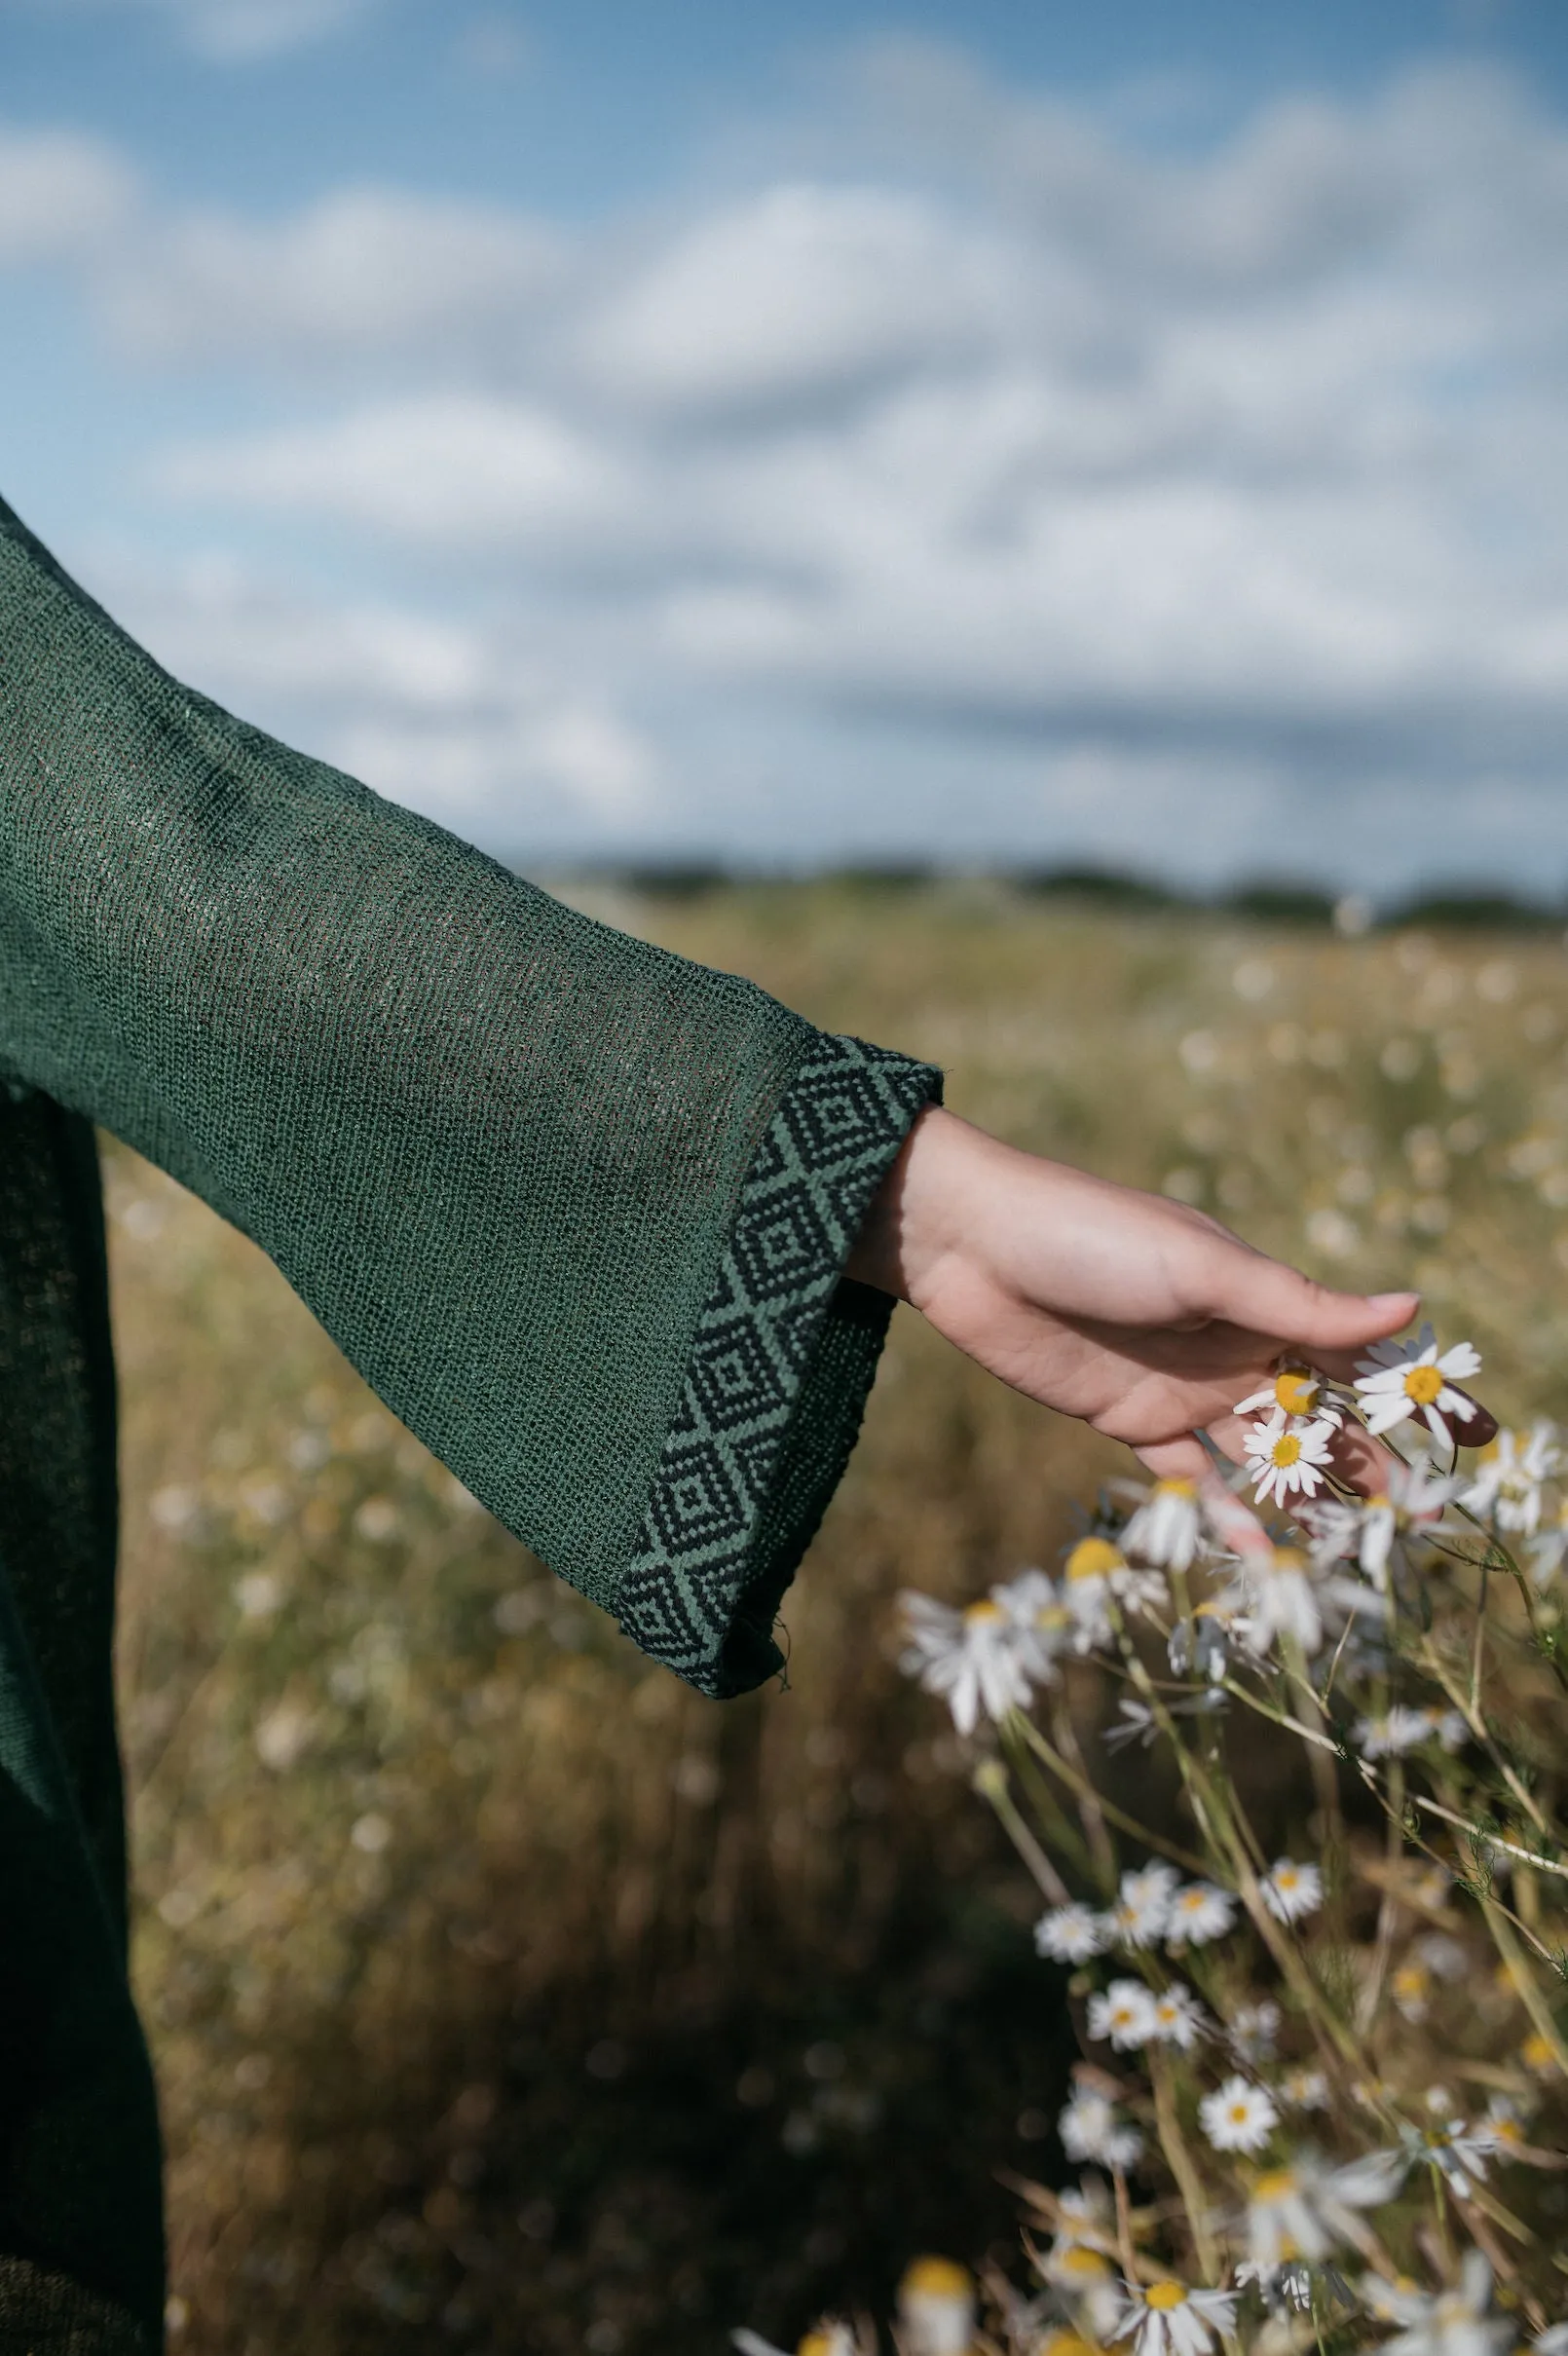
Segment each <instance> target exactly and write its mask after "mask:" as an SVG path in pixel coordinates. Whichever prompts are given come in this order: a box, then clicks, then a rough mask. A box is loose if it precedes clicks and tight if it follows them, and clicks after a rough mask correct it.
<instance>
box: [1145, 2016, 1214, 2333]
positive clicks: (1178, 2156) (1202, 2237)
mask: <svg viewBox="0 0 1568 2356" xmlns="http://www.w3.org/2000/svg"><path fill="white" fill-rule="evenodd" d="M1149 2076H1150V2078H1151V2079H1152V2081H1153V2085H1154V2121H1155V2125H1156V2127H1157V2128H1158V2130H1159V2137H1160V2149H1161V2150H1162V2151H1163V2152H1164V2153H1165V2157H1166V2162H1167V2165H1168V2166H1169V2168H1170V2170H1171V2173H1172V2175H1173V2176H1174V2177H1175V2178H1176V2188H1177V2190H1178V2191H1179V2192H1180V2194H1181V2206H1182V2208H1183V2209H1184V2210H1185V2211H1186V2217H1187V2228H1188V2230H1189V2232H1190V2233H1191V2235H1192V2247H1193V2251H1194V2254H1195V2255H1196V2258H1197V2261H1198V2270H1199V2272H1200V2273H1201V2274H1202V2276H1203V2278H1204V2281H1205V2283H1206V2284H1207V2285H1208V2287H1209V2288H1210V2289H1211V2290H1213V2288H1214V2286H1215V2284H1216V2283H1217V2282H1218V2280H1219V2257H1218V2253H1217V2251H1216V2250H1215V2248H1214V2240H1213V2234H1212V2233H1211V2232H1210V2230H1209V2227H1208V2225H1207V2223H1206V2222H1205V2220H1206V2216H1207V2211H1208V2203H1207V2202H1206V2200H1205V2199H1204V2190H1203V2184H1202V2181H1201V2180H1200V2178H1199V2175H1198V2171H1197V2169H1196V2168H1195V2167H1194V2166H1193V2163H1192V2154H1191V2152H1190V2151H1189V2150H1187V2147H1186V2143H1185V2141H1184V2140H1183V2137H1182V2133H1181V2122H1180V2120H1179V2119H1178V2118H1177V2116H1176V2094H1175V2089H1174V2088H1173V2086H1172V2083H1171V2070H1170V2065H1169V2063H1168V2061H1167V2060H1166V2057H1165V2055H1164V2054H1163V2053H1159V2052H1156V2051H1153V2050H1151V2051H1150V2053H1149Z"/></svg>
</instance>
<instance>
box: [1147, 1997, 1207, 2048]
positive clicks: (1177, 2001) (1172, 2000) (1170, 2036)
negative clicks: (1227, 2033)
mask: <svg viewBox="0 0 1568 2356" xmlns="http://www.w3.org/2000/svg"><path fill="white" fill-rule="evenodd" d="M1208 2026H1209V2022H1208V2016H1207V2015H1206V2013H1205V2012H1204V2008H1203V2006H1202V2005H1201V2004H1200V2003H1199V2001H1198V2000H1197V1998H1196V1997H1195V1996H1194V1995H1193V1993H1192V1990H1191V1989H1190V1988H1188V1987H1186V1986H1185V1985H1184V1984H1183V1982H1182V1981H1180V1980H1173V1981H1172V1983H1171V1985H1170V1987H1169V1988H1167V1989H1166V1991H1165V1993H1164V1995H1163V1996H1157V1997H1156V1998H1155V2000H1154V2037H1155V2041H1156V2042H1157V2043H1158V2044H1161V2045H1175V2046H1176V2048H1177V2050H1178V2051H1179V2052H1181V2053H1190V2052H1191V2051H1192V2048H1193V2046H1194V2045H1195V2044H1196V2043H1197V2041H1198V2039H1199V2038H1200V2037H1202V2036H1203V2035H1204V2034H1205V2032H1206V2031H1207V2029H1208Z"/></svg>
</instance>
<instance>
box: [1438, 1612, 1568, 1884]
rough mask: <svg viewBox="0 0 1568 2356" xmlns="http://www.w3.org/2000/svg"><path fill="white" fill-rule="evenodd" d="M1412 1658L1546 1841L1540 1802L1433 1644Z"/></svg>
mask: <svg viewBox="0 0 1568 2356" xmlns="http://www.w3.org/2000/svg"><path fill="white" fill-rule="evenodd" d="M1416 1658H1417V1660H1418V1662H1419V1664H1420V1665H1421V1667H1422V1668H1424V1669H1425V1670H1426V1671H1427V1673H1428V1675H1429V1676H1430V1677H1432V1678H1433V1679H1434V1680H1435V1681H1436V1682H1437V1684H1438V1685H1440V1686H1441V1687H1442V1690H1443V1692H1444V1694H1445V1695H1446V1696H1447V1698H1448V1700H1449V1701H1450V1702H1452V1703H1453V1705H1454V1707H1455V1709H1456V1710H1458V1712H1459V1714H1460V1716H1461V1717H1462V1718H1463V1719H1464V1721H1465V1724H1466V1725H1467V1726H1468V1727H1469V1729H1470V1731H1471V1734H1472V1736H1473V1737H1474V1738H1475V1741H1476V1743H1477V1744H1478V1745H1479V1747H1480V1748H1481V1749H1482V1750H1483V1751H1484V1752H1485V1753H1486V1756H1487V1759H1488V1761H1489V1762H1490V1764H1491V1765H1492V1766H1493V1767H1495V1768H1496V1770H1497V1772H1498V1774H1499V1775H1500V1776H1502V1778H1503V1780H1504V1782H1505V1783H1506V1784H1507V1785H1508V1787H1509V1790H1510V1791H1511V1792H1512V1794H1513V1797H1514V1799H1515V1800H1516V1801H1517V1802H1518V1804H1519V1806H1520V1808H1522V1809H1523V1811H1524V1813H1525V1814H1526V1815H1527V1816H1528V1817H1529V1819H1530V1821H1531V1823H1532V1824H1533V1825H1534V1826H1535V1828H1536V1831H1537V1832H1538V1833H1540V1835H1541V1837H1542V1839H1543V1840H1546V1841H1549V1840H1550V1839H1551V1838H1552V1828H1551V1826H1550V1824H1549V1822H1548V1820H1547V1818H1546V1816H1545V1815H1544V1814H1543V1813H1542V1810H1541V1806H1540V1803H1539V1802H1538V1801H1537V1799H1536V1798H1535V1796H1534V1794H1533V1793H1532V1792H1531V1791H1530V1790H1529V1788H1528V1786H1527V1785H1526V1784H1525V1783H1524V1782H1523V1781H1522V1779H1521V1778H1520V1776H1519V1774H1518V1771H1517V1769H1515V1768H1514V1767H1512V1766H1511V1765H1510V1763H1509V1761H1508V1760H1507V1759H1505V1758H1504V1757H1503V1754H1502V1753H1501V1751H1500V1750H1499V1749H1498V1747H1497V1745H1496V1743H1495V1742H1494V1740H1493V1739H1492V1732H1491V1729H1490V1727H1489V1726H1488V1725H1487V1723H1486V1720H1485V1719H1484V1718H1483V1717H1482V1716H1481V1713H1480V1711H1479V1709H1478V1708H1476V1706H1475V1702H1473V1701H1471V1700H1470V1698H1469V1697H1468V1696H1467V1695H1466V1694H1465V1693H1464V1692H1463V1691H1462V1690H1461V1688H1460V1687H1459V1685H1458V1684H1457V1683H1456V1682H1455V1680H1454V1678H1453V1677H1452V1676H1450V1674H1449V1672H1448V1669H1447V1666H1446V1664H1444V1662H1443V1660H1442V1657H1441V1655H1440V1654H1439V1653H1438V1652H1437V1650H1436V1648H1435V1647H1433V1646H1431V1645H1424V1646H1423V1647H1422V1649H1421V1651H1420V1653H1419V1654H1418V1655H1417V1656H1416Z"/></svg>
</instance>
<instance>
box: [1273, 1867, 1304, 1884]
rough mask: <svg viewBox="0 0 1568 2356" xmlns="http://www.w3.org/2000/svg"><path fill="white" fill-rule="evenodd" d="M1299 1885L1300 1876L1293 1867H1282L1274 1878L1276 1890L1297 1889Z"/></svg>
mask: <svg viewBox="0 0 1568 2356" xmlns="http://www.w3.org/2000/svg"><path fill="white" fill-rule="evenodd" d="M1300 1885H1301V1876H1300V1875H1299V1874H1298V1873H1297V1871H1296V1869H1295V1867H1294V1866H1293V1865H1282V1866H1281V1867H1280V1868H1279V1870H1278V1871H1277V1872H1276V1874H1275V1876H1274V1887H1275V1889H1299V1888H1300Z"/></svg>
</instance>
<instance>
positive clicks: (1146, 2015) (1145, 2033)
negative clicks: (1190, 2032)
mask: <svg viewBox="0 0 1568 2356" xmlns="http://www.w3.org/2000/svg"><path fill="white" fill-rule="evenodd" d="M1157 2020H1158V2015H1157V2014H1156V2012H1155V2008H1154V1999H1153V1997H1152V1996H1151V1995H1150V1994H1149V1992H1148V1990H1147V1989H1146V1988H1145V1987H1144V1985H1143V1983H1142V1981H1141V1980H1112V1981H1111V1984H1110V1986H1109V1987H1108V1988H1107V1989H1106V1990H1105V1992H1104V1994H1103V1995H1102V1996H1092V1997H1091V1998H1090V1999H1089V2034H1090V2036H1091V2037H1092V2038H1103V2037H1108V2038H1109V2039H1110V2041H1111V2043H1112V2045H1114V2046H1115V2048H1116V2051H1117V2052H1118V2053H1130V2052H1132V2051H1133V2049H1134V2048H1135V2047H1136V2046H1139V2045H1146V2044H1147V2043H1148V2041H1149V2039H1150V2038H1151V2037H1155V2036H1157V2035H1158V2034H1159V2032H1158V2027H1157Z"/></svg>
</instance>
